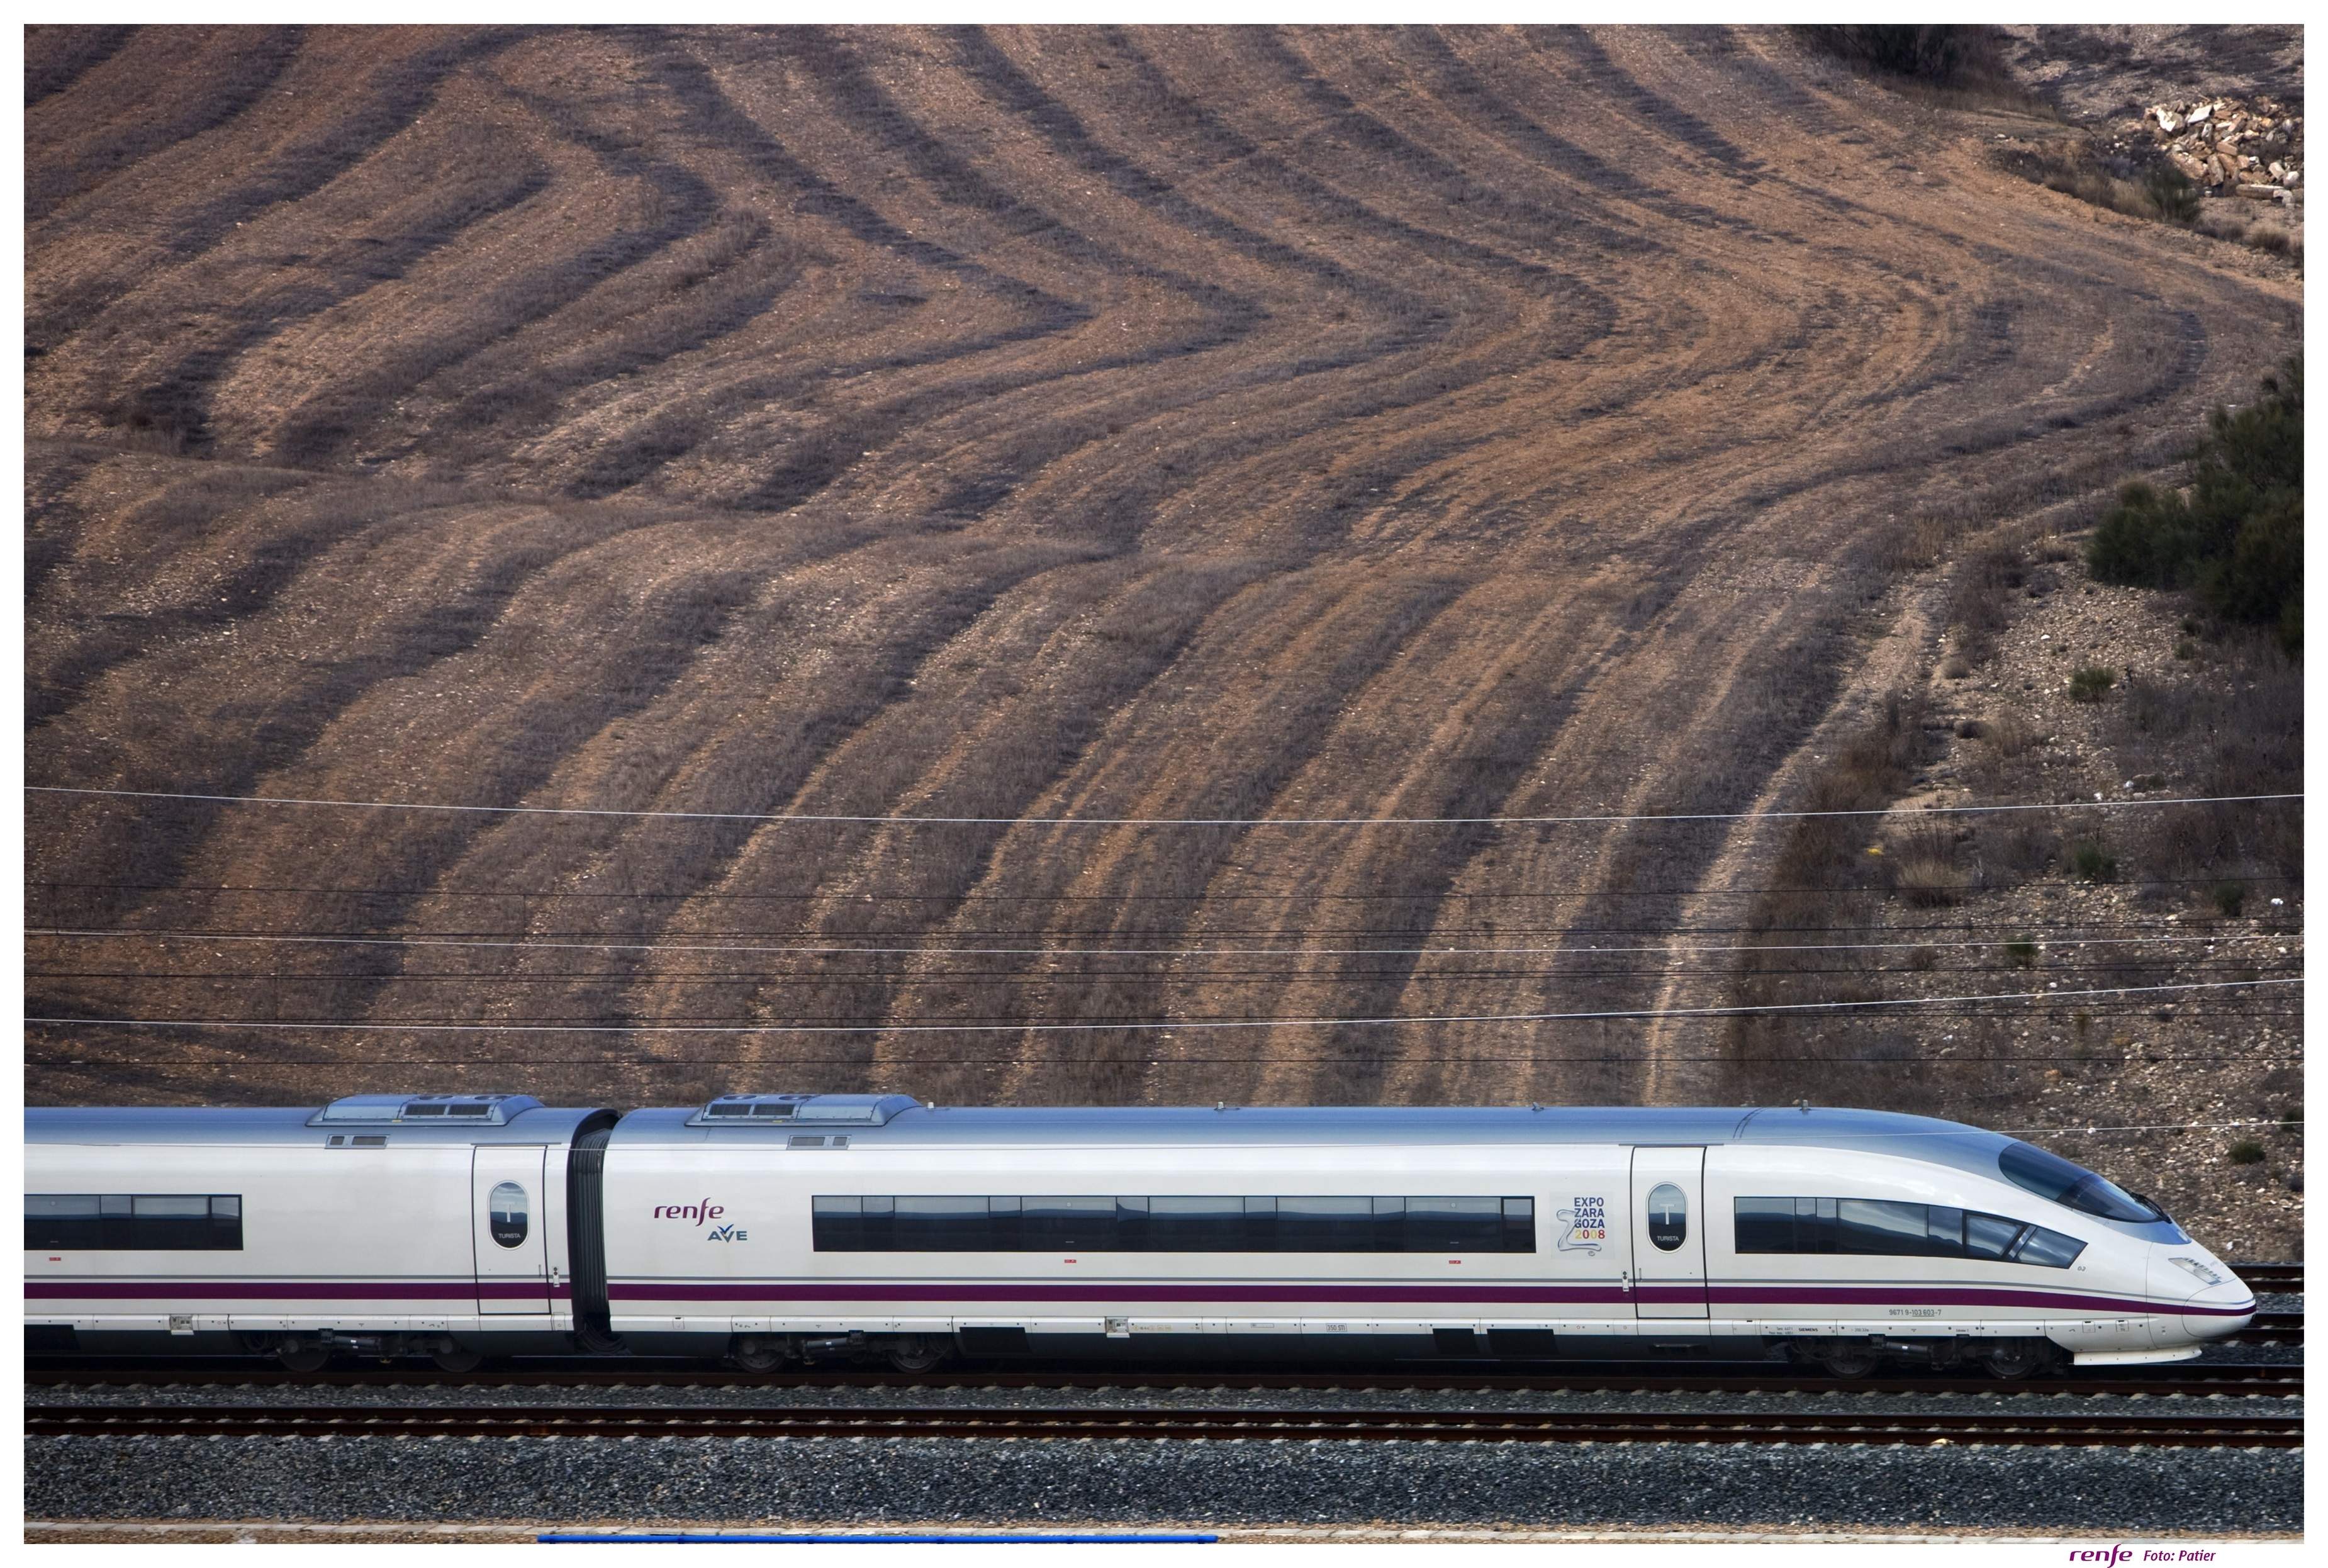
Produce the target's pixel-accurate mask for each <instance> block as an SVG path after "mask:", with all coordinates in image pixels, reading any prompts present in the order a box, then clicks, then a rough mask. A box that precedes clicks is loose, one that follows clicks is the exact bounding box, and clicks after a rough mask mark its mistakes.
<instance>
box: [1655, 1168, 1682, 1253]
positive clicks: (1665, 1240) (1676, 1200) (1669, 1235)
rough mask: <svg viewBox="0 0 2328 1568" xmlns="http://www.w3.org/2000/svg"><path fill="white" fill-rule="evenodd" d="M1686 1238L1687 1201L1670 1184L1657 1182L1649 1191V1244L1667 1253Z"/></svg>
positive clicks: (1679, 1189)
mask: <svg viewBox="0 0 2328 1568" xmlns="http://www.w3.org/2000/svg"><path fill="white" fill-rule="evenodd" d="M1688 1236H1689V1199H1687V1198H1685V1197H1683V1196H1682V1191H1681V1188H1678V1187H1676V1186H1675V1185H1674V1184H1673V1183H1672V1182H1670V1181H1661V1182H1659V1183H1658V1184H1657V1186H1655V1187H1653V1188H1650V1189H1649V1244H1650V1245H1651V1246H1653V1247H1655V1248H1657V1251H1659V1252H1661V1253H1669V1252H1672V1251H1674V1250H1675V1249H1676V1248H1677V1247H1679V1246H1680V1245H1681V1244H1682V1243H1683V1242H1684V1241H1685V1240H1687V1239H1688Z"/></svg>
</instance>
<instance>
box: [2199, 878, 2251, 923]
mask: <svg viewBox="0 0 2328 1568" xmlns="http://www.w3.org/2000/svg"><path fill="white" fill-rule="evenodd" d="M2207 897H2208V898H2209V900H2210V901H2211V902H2212V903H2213V904H2214V906H2215V907H2216V908H2218V909H2220V910H2221V911H2222V912H2223V913H2224V914H2225V915H2233V916H2236V915H2238V914H2239V911H2240V910H2241V909H2243V908H2245V907H2247V902H2248V890H2247V887H2245V886H2244V885H2243V884H2241V883H2238V882H2218V883H2216V884H2215V885H2214V886H2213V887H2210V888H2208V889H2207Z"/></svg>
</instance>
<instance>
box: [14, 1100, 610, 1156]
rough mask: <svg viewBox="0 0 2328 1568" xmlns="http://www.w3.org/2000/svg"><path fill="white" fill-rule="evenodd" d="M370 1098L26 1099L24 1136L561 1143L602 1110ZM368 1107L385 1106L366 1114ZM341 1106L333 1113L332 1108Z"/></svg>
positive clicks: (45, 1139) (52, 1139) (50, 1139)
mask: <svg viewBox="0 0 2328 1568" xmlns="http://www.w3.org/2000/svg"><path fill="white" fill-rule="evenodd" d="M485 1098H491V1099H493V1100H494V1101H497V1102H499V1103H496V1104H495V1105H494V1106H493V1110H492V1112H490V1113H487V1114H485V1115H480V1116H476V1117H474V1118H471V1117H467V1116H464V1117H460V1118H458V1119H455V1118H452V1117H448V1116H444V1115H441V1114H432V1115H414V1116H406V1115H404V1114H402V1113H403V1112H404V1111H405V1110H407V1109H408V1108H410V1107H411V1106H413V1105H416V1104H422V1103H431V1102H433V1103H438V1104H446V1103H460V1102H463V1101H470V1102H474V1100H476V1099H485ZM356 1099H357V1100H358V1101H359V1102H369V1105H362V1104H358V1103H351V1102H350V1101H334V1102H333V1103H332V1104H330V1105H298V1106H273V1105H263V1106H216V1105H72V1106H49V1105H27V1106H26V1107H24V1141H25V1142H27V1143H152V1144H165V1143H167V1144H183V1143H215V1144H233V1145H238V1146H244V1145H250V1144H268V1143H285V1144H322V1143H324V1142H327V1141H329V1140H331V1139H332V1138H335V1137H337V1138H348V1139H353V1138H364V1139H366V1140H370V1139H372V1138H381V1137H385V1138H387V1139H388V1140H389V1141H391V1142H394V1143H397V1144H399V1145H400V1144H408V1143H438V1144H474V1143H563V1142H566V1141H568V1140H570V1139H571V1138H572V1137H573V1136H574V1134H575V1132H576V1131H577V1129H578V1128H580V1126H581V1125H582V1123H583V1122H587V1121H588V1120H589V1119H590V1118H591V1117H593V1116H597V1115H601V1114H604V1113H601V1112H599V1111H596V1110H594V1109H591V1108H589V1107H587V1106H567V1107H561V1106H552V1105H544V1104H542V1103H540V1101H538V1100H535V1099H533V1098H531V1097H530V1096H528V1095H522V1094H512V1095H495V1096H454V1095H418V1094H403V1095H379V1096H372V1095H363V1096H358V1097H356ZM366 1110H370V1111H373V1112H376V1113H374V1114H364V1113H363V1112H364V1111H366ZM335 1112H336V1113H337V1114H334V1113H335Z"/></svg>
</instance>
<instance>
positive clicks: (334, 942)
mask: <svg viewBox="0 0 2328 1568" xmlns="http://www.w3.org/2000/svg"><path fill="white" fill-rule="evenodd" d="M1772 929H1778V928H1777V927H1773V928H1772ZM1944 929H1948V930H1956V929H1958V927H1956V926H1948V927H1945V928H1944ZM25 934H26V935H27V936H48V937H62V938H69V939H72V940H76V941H104V940H117V939H120V938H125V937H137V938H142V939H149V940H156V941H172V942H230V943H252V944H300V945H320V946H347V947H448V948H455V949H457V948H470V947H475V948H488V949H508V948H518V949H541V950H544V951H551V952H568V951H571V952H589V953H764V954H768V953H774V954H798V955H809V956H832V955H859V954H862V955H868V956H882V957H906V956H910V957H920V958H940V957H962V958H969V957H976V958H1083V957H1105V958H1179V957H1237V958H1260V957H1288V958H1290V957H1331V958H1357V957H1368V956H1402V957H1403V956H1415V955H1422V954H1431V955H1440V954H1456V955H1463V956H1469V957H1536V956H1546V955H1563V956H1566V955H1579V956H1582V955H1589V954H1595V953H1607V954H1618V953H1676V952H1681V953H1864V952H1900V953H1912V952H1916V951H1919V950H1921V949H1926V948H1930V949H1940V950H1951V949H1965V948H1991V947H2022V946H2033V947H2037V948H2040V949H2042V948H2047V947H2115V946H2124V945H2132V944H2194V943H2199V944H2207V945H2209V946H2213V945H2216V944H2220V943H2225V942H2290V941H2294V940H2296V938H2295V936H2294V935H2292V934H2289V933H2285V932H2229V933H2224V934H2219V935H2207V936H2181V935H2177V936H2075V937H2060V936H2044V935H2042V934H2039V935H2032V936H2030V937H1991V938H1982V939H1978V940H1962V939H1959V940H1957V941H1950V942H1793V943H1768V942H1740V943H1723V944H1709V943H1682V944H1678V945H1676V944H1652V945H1638V946H1627V947H1600V946H1582V947H1579V946H1574V945H1561V946H1543V945H1535V946H1526V947H1450V946H1447V945H1444V944H1439V945H1433V946H1422V947H1379V946H1368V947H1219V946H1212V945H1203V944H1200V945H1197V946H1193V947H1081V948H1077V947H927V946H917V947H865V946H861V945H860V946H843V945H840V944H829V943H828V944H800V943H769V944H753V943H690V942H644V941H640V942H622V941H614V942H577V941H571V940H563V939H556V938H532V937H467V936H347V935H337V934H330V935H307V934H297V933H291V932H219V931H198V930H192V929H189V928H186V927H183V926H178V927H150V928H149V927H144V926H118V927H110V928H99V927H76V926H36V927H32V928H29V929H27V930H26V932H25ZM1682 934H1686V933H1682Z"/></svg>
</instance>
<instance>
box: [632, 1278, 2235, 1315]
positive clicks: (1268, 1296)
mask: <svg viewBox="0 0 2328 1568" xmlns="http://www.w3.org/2000/svg"><path fill="white" fill-rule="evenodd" d="M606 1295H607V1299H608V1300H612V1301H707V1302H709V1301H726V1302H736V1301H751V1302H766V1303H769V1304H772V1305H774V1304H782V1303H784V1302H793V1301H949V1300H953V1301H1154V1302H1193V1301H1258V1302H1268V1301H1286V1302H1324V1301H1347V1302H1353V1303H1357V1304H1361V1305H1384V1304H1394V1303H1423V1304H1428V1303H1433V1302H1448V1303H1465V1302H1488V1301H1508V1302H1516V1303H1520V1304H1524V1305H1544V1306H1562V1305H1572V1304H1597V1305H1616V1304H1623V1303H1626V1302H1630V1301H1642V1300H1646V1301H1652V1302H1659V1303H1694V1302H1696V1301H1699V1300H1708V1299H1709V1298H1710V1304H1713V1305H1719V1306H1748V1305H1751V1306H1801V1307H1810V1306H1845V1305H1854V1306H1897V1305H1914V1306H1974V1307H2032V1308H2041V1309H2059V1308H2067V1309H2071V1310H2083V1311H2098V1312H2114V1313H2127V1312H2141V1313H2177V1314H2187V1315H2190V1316H2193V1317H2198V1316H2206V1317H2220V1318H2239V1317H2245V1316H2247V1315H2248V1313H2250V1312H2252V1311H2253V1310H2255V1309H2254V1305H2253V1303H2252V1302H2250V1303H2249V1304H2248V1305H2247V1306H2244V1307H2202V1306H2199V1305H2196V1304H2190V1305H2183V1304H2178V1303H2175V1302H2169V1301H2145V1300H2139V1299H2136V1298H2130V1297H2124V1296H2089V1295H2079V1294H2071V1293H2068V1292H2050V1291H2014V1290H2004V1289H1992V1290H1981V1289H1964V1288H1956V1289H1950V1288H1942V1287H1929V1288H1927V1287H1912V1286H1911V1287H1904V1288H1898V1287H1895V1288H1885V1287H1849V1286H1835V1287H1816V1286H1801V1285H1785V1286H1769V1287H1757V1286H1739V1285H1715V1286H1713V1288H1712V1289H1711V1290H1710V1291H1703V1292H1701V1291H1699V1290H1697V1289H1696V1288H1694V1287H1676V1286H1643V1287H1640V1288H1638V1289H1637V1290H1634V1291H1624V1290H1622V1289H1620V1288H1619V1287H1618V1286H1615V1285H1597V1286H1596V1285H1560V1286H1541V1285H1413V1286H1404V1285H1375V1284H1351V1285H1325V1286H1314V1285H1141V1284H1131V1283H1124V1284H1112V1283H1110V1284H1097V1283H1095V1284H1087V1285H1039V1284H991V1283H989V1284H922V1283H913V1284H907V1283H902V1282H888V1281H865V1282H855V1283H848V1284H810V1283H781V1284H780V1283H778V1282H773V1281H771V1282H765V1283H753V1282H737V1283H727V1284H711V1283H680V1282H671V1283H658V1282H649V1281H638V1280H631V1281H614V1282H609V1283H608V1285H607V1290H606Z"/></svg>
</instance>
